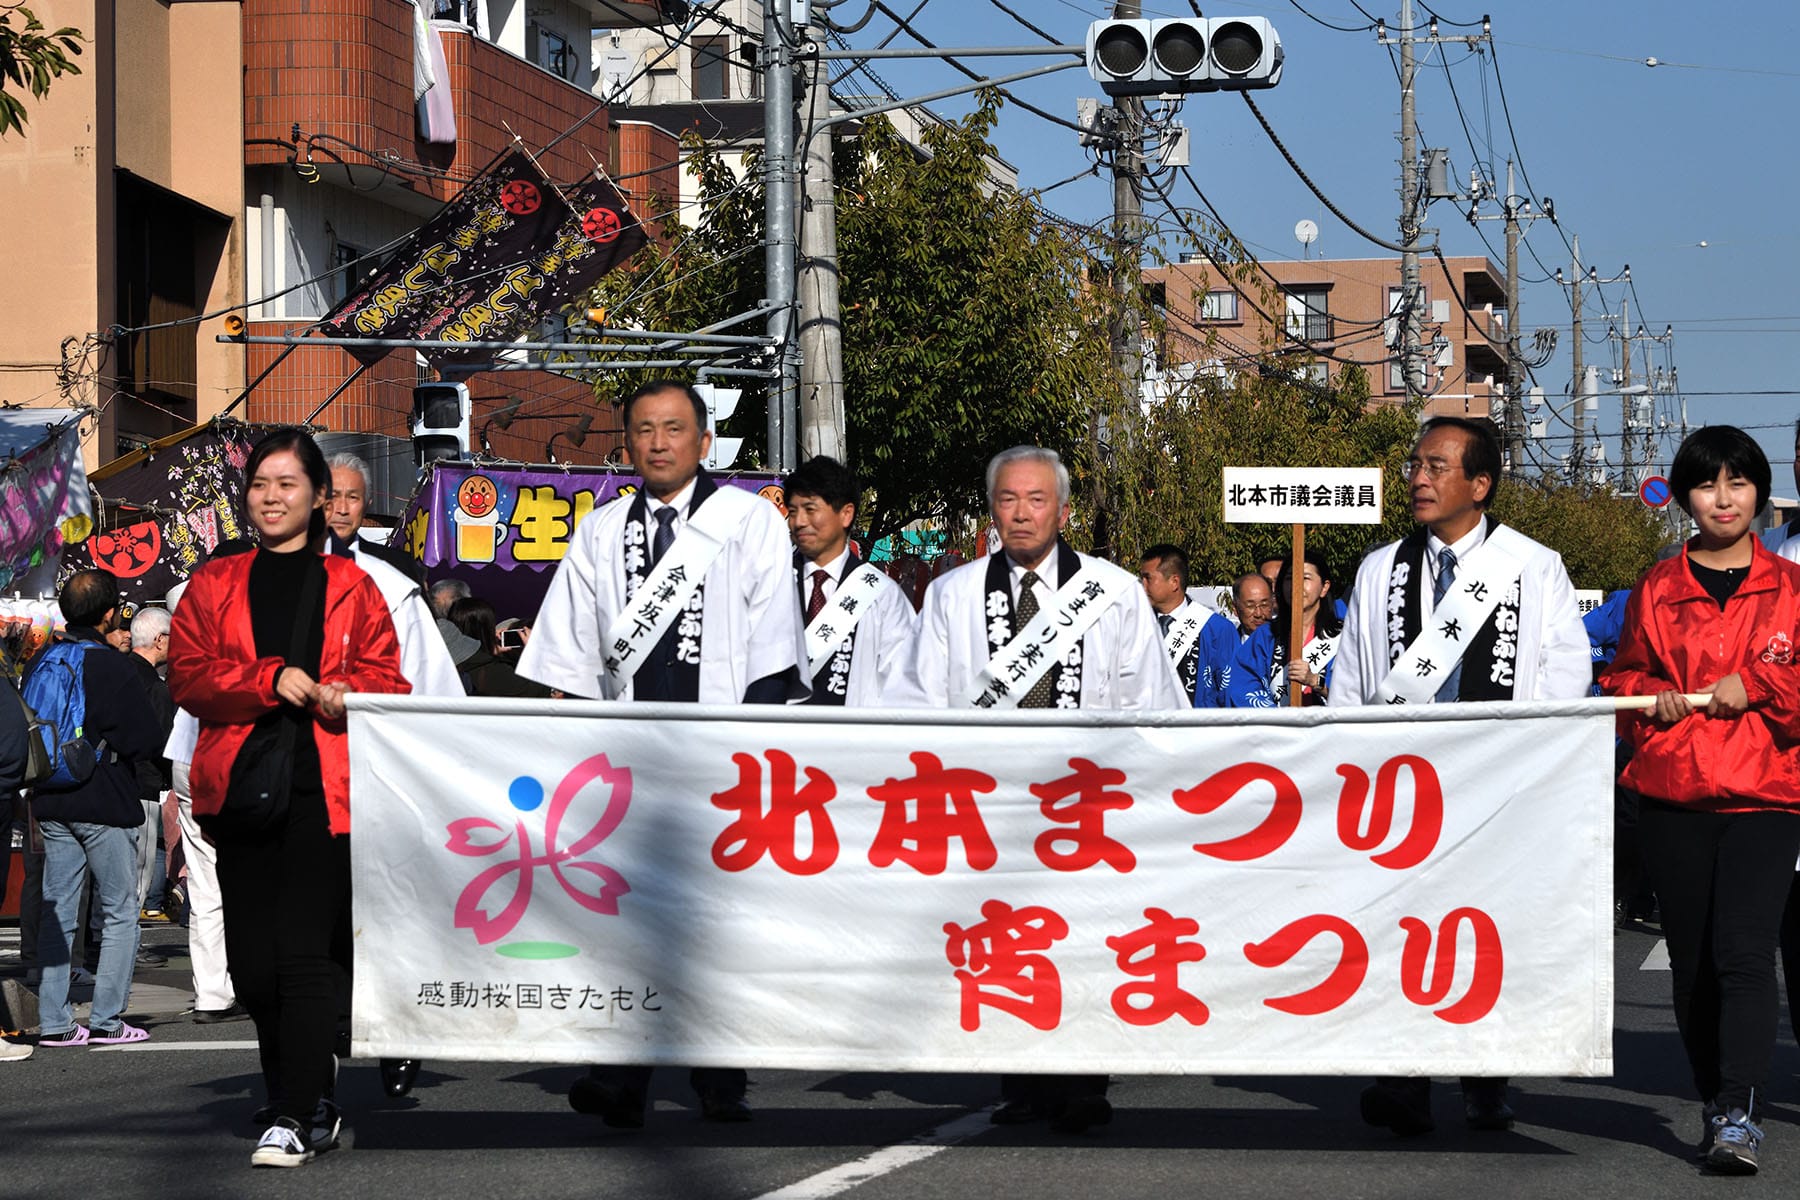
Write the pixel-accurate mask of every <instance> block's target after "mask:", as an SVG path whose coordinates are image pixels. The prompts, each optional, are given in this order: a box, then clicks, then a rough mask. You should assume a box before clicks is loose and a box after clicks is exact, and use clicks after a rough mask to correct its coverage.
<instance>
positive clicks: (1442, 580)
mask: <svg viewBox="0 0 1800 1200" xmlns="http://www.w3.org/2000/svg"><path fill="white" fill-rule="evenodd" d="M1454 582H1456V551H1454V550H1452V549H1450V548H1449V547H1448V546H1446V547H1445V548H1444V551H1443V553H1441V554H1439V555H1438V573H1437V583H1436V584H1435V585H1434V586H1433V587H1432V589H1431V608H1432V618H1433V619H1434V620H1435V619H1436V617H1437V606H1438V605H1440V604H1442V603H1443V602H1444V596H1445V594H1446V593H1447V592H1449V590H1450V585H1451V584H1452V583H1454ZM1461 687H1462V660H1461V659H1458V660H1457V661H1456V665H1455V666H1454V667H1451V668H1450V674H1449V675H1448V676H1447V677H1446V678H1445V679H1444V682H1443V686H1441V687H1439V688H1438V690H1437V695H1436V696H1434V697H1432V698H1433V699H1434V700H1436V701H1437V702H1438V703H1439V704H1451V703H1454V702H1455V701H1456V694H1457V692H1458V691H1459V690H1460V689H1461Z"/></svg>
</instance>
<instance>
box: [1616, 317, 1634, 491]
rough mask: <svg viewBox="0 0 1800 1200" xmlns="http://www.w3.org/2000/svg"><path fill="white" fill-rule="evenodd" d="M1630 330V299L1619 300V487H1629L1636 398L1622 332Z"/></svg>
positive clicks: (1627, 341)
mask: <svg viewBox="0 0 1800 1200" xmlns="http://www.w3.org/2000/svg"><path fill="white" fill-rule="evenodd" d="M1630 328H1631V298H1630V297H1629V296H1621V297H1620V298H1619V329H1620V331H1621V333H1620V337H1621V338H1623V339H1624V340H1623V342H1622V348H1623V349H1624V351H1625V352H1624V353H1623V354H1621V355H1619V362H1620V363H1621V370H1620V372H1619V486H1620V488H1621V489H1623V488H1627V487H1630V486H1631V406H1632V405H1633V404H1635V403H1636V402H1637V397H1636V396H1634V395H1632V394H1631V338H1630V337H1629V336H1628V335H1626V334H1625V333H1624V332H1623V331H1624V330H1627V329H1630Z"/></svg>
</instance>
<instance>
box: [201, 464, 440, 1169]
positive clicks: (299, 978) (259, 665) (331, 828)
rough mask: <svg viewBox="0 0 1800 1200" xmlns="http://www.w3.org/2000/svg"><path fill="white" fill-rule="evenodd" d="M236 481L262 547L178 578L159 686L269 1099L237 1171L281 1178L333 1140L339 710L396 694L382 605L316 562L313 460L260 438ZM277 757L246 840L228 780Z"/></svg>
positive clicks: (342, 804) (317, 467)
mask: <svg viewBox="0 0 1800 1200" xmlns="http://www.w3.org/2000/svg"><path fill="white" fill-rule="evenodd" d="M244 474H245V478H246V479H247V480H248V481H249V487H248V493H247V495H246V500H245V502H246V504H247V506H248V508H249V512H250V521H251V523H252V524H253V525H254V526H255V527H256V531H257V534H258V535H259V537H260V542H261V544H260V548H259V549H257V550H256V551H255V552H254V553H250V554H239V555H236V556H233V557H229V558H221V559H215V560H214V561H213V562H211V563H208V564H207V565H206V567H204V568H203V569H202V570H200V571H199V572H198V573H196V574H195V575H194V576H193V578H192V579H191V580H190V581H189V583H188V588H187V592H186V594H185V595H184V596H183V598H182V602H181V605H180V607H179V608H178V609H177V610H176V615H175V623H174V628H173V629H172V630H171V634H170V644H169V687H170V690H171V691H172V692H173V693H174V696H175V702H176V703H177V704H179V705H181V707H183V708H185V709H187V710H188V711H189V712H192V713H193V714H194V715H195V716H197V717H199V718H200V742H199V746H198V748H197V749H196V750H195V752H194V760H193V765H192V767H191V768H190V771H189V776H188V778H189V787H190V789H191V793H192V796H193V810H194V816H195V817H196V818H198V819H199V821H200V824H201V827H202V828H203V829H205V830H207V832H208V835H209V836H210V837H211V838H212V840H213V841H214V842H215V843H216V844H217V846H218V873H219V890H220V893H221V895H222V898H223V900H224V915H225V952H226V957H227V959H228V960H229V962H230V970H231V978H232V984H233V986H234V987H235V988H236V990H237V995H238V999H239V1000H240V1001H241V1002H242V1003H243V1005H244V1007H245V1008H247V1009H249V1010H250V1015H251V1017H252V1018H253V1019H254V1020H255V1022H256V1040H257V1046H258V1049H259V1050H260V1052H261V1055H262V1068H263V1079H264V1082H265V1083H266V1084H267V1086H268V1092H269V1107H270V1110H271V1111H272V1121H271V1123H270V1125H269V1127H268V1129H267V1131H266V1132H265V1133H264V1134H263V1137H262V1140H261V1142H260V1143H259V1144H258V1145H257V1148H256V1151H255V1153H254V1154H253V1155H252V1156H251V1160H250V1161H251V1163H252V1164H253V1165H256V1166H281V1167H290V1166H299V1165H301V1164H302V1163H305V1162H306V1161H307V1160H309V1159H310V1158H312V1156H313V1155H314V1153H316V1152H318V1151H320V1150H325V1149H330V1148H331V1147H332V1146H333V1145H335V1144H336V1140H337V1131H338V1121H339V1119H338V1114H337V1109H336V1106H335V1105H334V1104H332V1103H331V1101H330V1100H329V1099H327V1098H326V1095H327V1093H328V1092H329V1090H330V1087H331V1081H332V1074H333V1071H334V1063H333V1060H332V1039H333V1035H334V1033H335V1029H336V1024H337V1007H338V1005H337V996H336V989H335V984H334V974H333V958H332V953H333V949H334V942H335V944H336V945H338V946H342V945H343V944H345V943H346V942H347V940H348V939H347V938H344V937H342V932H343V931H346V930H347V929H348V923H349V914H350V843H349V838H348V836H347V835H348V834H349V832H350V764H349V752H348V748H347V742H346V737H345V726H344V696H345V694H346V693H349V692H353V691H357V692H405V691H407V690H409V689H408V687H407V683H406V680H405V678H404V677H402V675H401V674H400V648H399V643H398V641H397V640H396V638H395V635H394V626H393V623H392V621H391V620H390V619H389V617H388V608H387V604H386V602H384V601H383V600H382V598H381V593H380V591H378V590H377V588H376V586H375V584H374V582H373V581H371V580H370V579H369V577H368V576H367V575H365V574H363V572H362V570H361V569H360V568H358V567H357V566H356V564H355V563H353V562H352V561H350V560H349V559H347V558H338V557H335V556H329V555H328V556H323V557H321V555H320V554H319V552H318V547H319V545H320V543H321V541H322V539H323V536H324V529H325V509H324V506H325V503H326V500H327V499H328V498H329V496H330V493H331V472H330V470H329V469H328V468H327V467H326V465H325V456H324V455H323V454H321V453H320V452H319V447H318V446H317V445H316V444H315V443H314V442H313V440H312V438H311V437H309V436H307V435H306V434H305V433H303V432H300V431H297V430H284V431H281V432H278V433H273V434H270V435H269V436H268V437H266V438H264V439H263V440H262V441H261V442H260V443H258V444H257V446H256V448H255V450H253V451H252V452H251V455H250V460H249V462H248V463H246V464H245V468H244ZM303 609H304V611H302V610H303ZM296 646H298V647H300V649H299V651H298V652H297V653H296V652H295V647H296ZM284 725H285V726H287V729H286V731H285V733H284V731H283V726H284ZM284 745H285V746H287V747H289V750H288V756H289V761H290V763H291V779H292V785H291V788H290V789H289V796H288V802H287V807H286V811H285V813H281V814H280V815H279V816H277V817H276V818H275V819H274V820H273V821H272V822H271V823H270V824H269V826H268V827H267V828H266V829H251V828H247V827H245V822H244V819H243V817H242V812H243V810H242V809H240V808H238V807H235V806H234V807H233V808H231V809H229V810H227V808H226V793H227V788H228V784H229V782H230V780H231V778H232V774H233V770H234V768H236V769H237V770H238V771H239V772H243V771H244V770H245V768H246V767H248V766H250V765H251V764H252V763H255V762H259V761H267V760H268V759H269V757H270V756H271V755H280V754H281V752H282V750H281V748H282V747H283V746H284ZM240 759H241V760H242V761H240Z"/></svg>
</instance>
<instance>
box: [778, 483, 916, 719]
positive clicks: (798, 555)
mask: <svg viewBox="0 0 1800 1200" xmlns="http://www.w3.org/2000/svg"><path fill="white" fill-rule="evenodd" d="M782 488H783V499H784V501H785V502H786V504H787V510H788V532H789V533H790V534H791V535H792V536H793V539H794V576H795V582H796V584H797V585H798V590H799V601H800V608H801V616H802V619H803V620H804V622H805V624H806V654H807V670H808V672H809V673H810V674H811V676H812V695H811V696H809V697H807V700H806V703H808V704H817V705H827V706H830V705H840V706H841V705H849V706H851V707H856V708H866V707H870V706H873V705H878V704H880V703H881V693H882V689H883V687H884V686H885V683H886V681H887V680H889V679H892V678H894V677H895V676H897V675H898V674H899V673H900V671H901V670H902V668H903V666H904V664H905V660H906V658H907V656H908V655H910V654H911V653H912V644H913V638H914V637H915V636H917V634H918V628H919V617H918V614H917V613H915V612H914V611H913V606H912V602H911V601H910V600H908V599H907V598H906V593H905V592H903V591H901V590H900V585H899V584H897V583H895V582H894V581H893V580H891V579H889V578H888V577H887V576H886V575H884V574H882V573H881V572H880V571H879V570H877V569H876V567H875V566H874V564H872V563H866V562H864V561H863V560H862V559H861V558H859V557H858V556H857V554H856V552H855V551H854V550H853V549H852V548H851V546H850V530H851V528H852V527H853V526H854V525H855V524H856V506H857V504H858V503H859V502H860V501H861V499H862V487H861V485H860V484H859V483H858V482H857V479H856V476H855V474H854V473H853V472H851V470H850V469H849V468H848V467H846V466H844V465H843V464H842V463H840V462H838V461H837V460H836V459H835V458H830V457H828V456H826V455H822V454H821V455H817V456H815V457H813V458H809V459H807V460H806V461H805V462H804V463H801V464H800V467H799V469H798V470H796V471H794V472H793V473H792V474H790V475H789V476H788V477H787V479H786V480H784V481H783V485H782ZM815 667H816V668H817V670H814V669H813V668H815Z"/></svg>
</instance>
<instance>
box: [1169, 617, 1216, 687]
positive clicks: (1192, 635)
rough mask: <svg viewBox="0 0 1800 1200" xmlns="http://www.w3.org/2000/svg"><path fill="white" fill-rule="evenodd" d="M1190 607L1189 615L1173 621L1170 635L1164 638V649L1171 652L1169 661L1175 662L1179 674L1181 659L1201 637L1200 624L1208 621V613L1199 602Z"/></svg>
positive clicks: (1176, 671) (1170, 626)
mask: <svg viewBox="0 0 1800 1200" xmlns="http://www.w3.org/2000/svg"><path fill="white" fill-rule="evenodd" d="M1188 608H1189V610H1190V611H1189V612H1188V615H1187V616H1185V617H1182V618H1181V619H1180V620H1178V621H1174V622H1172V623H1171V624H1170V625H1169V635H1168V636H1167V637H1166V638H1164V639H1163V649H1165V650H1167V651H1168V652H1169V661H1170V662H1171V663H1173V664H1175V673H1176V675H1177V676H1179V675H1180V674H1181V660H1182V659H1184V658H1186V657H1187V656H1188V651H1189V650H1192V649H1193V648H1194V643H1195V642H1196V641H1197V640H1199V637H1200V626H1201V625H1203V624H1205V621H1206V614H1205V612H1204V611H1203V610H1201V608H1200V606H1199V605H1198V604H1190V605H1188Z"/></svg>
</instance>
